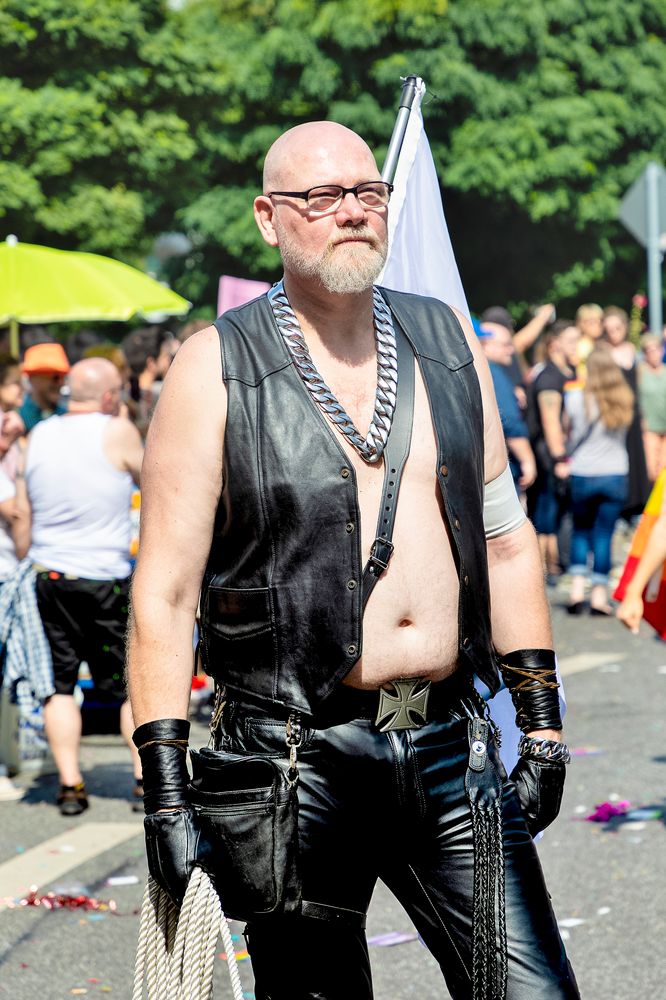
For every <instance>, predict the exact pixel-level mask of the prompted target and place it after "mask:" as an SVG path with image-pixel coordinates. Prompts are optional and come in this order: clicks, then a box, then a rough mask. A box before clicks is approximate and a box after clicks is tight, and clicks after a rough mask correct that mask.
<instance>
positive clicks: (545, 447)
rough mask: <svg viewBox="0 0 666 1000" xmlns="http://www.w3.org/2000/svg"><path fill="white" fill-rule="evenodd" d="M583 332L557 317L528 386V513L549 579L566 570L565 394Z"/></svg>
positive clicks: (566, 473) (554, 579) (575, 363)
mask: <svg viewBox="0 0 666 1000" xmlns="http://www.w3.org/2000/svg"><path fill="white" fill-rule="evenodd" d="M579 339H580V334H579V332H578V329H577V327H576V326H575V325H574V324H573V323H572V322H571V321H570V320H565V319H562V320H557V321H556V322H555V323H554V324H553V326H552V328H551V329H550V330H549V331H548V333H547V334H546V337H545V339H544V349H545V358H546V360H545V363H544V365H543V366H542V367H541V370H540V371H539V372H538V374H537V375H536V378H535V379H534V381H533V382H531V383H530V385H529V386H528V424H529V430H530V438H531V441H532V449H533V451H534V454H535V457H536V463H537V477H536V481H535V483H534V486H533V487H532V489H531V490H530V491H529V493H528V512H529V515H530V518H531V519H532V522H533V524H534V528H535V530H536V532H537V535H538V537H539V546H540V548H541V556H542V558H543V563H544V568H545V571H546V581H547V582H548V583H549V584H551V585H552V584H554V583H556V581H557V577H558V576H559V575H560V573H561V569H562V567H561V559H560V552H559V547H558V534H559V531H560V527H561V524H562V519H563V517H564V515H565V513H566V511H567V509H568V503H569V492H568V479H569V464H568V455H567V447H566V445H567V435H566V429H565V426H564V394H565V388H566V386H567V384H568V383H571V382H572V381H573V380H574V379H575V377H576V365H577V363H578V342H579Z"/></svg>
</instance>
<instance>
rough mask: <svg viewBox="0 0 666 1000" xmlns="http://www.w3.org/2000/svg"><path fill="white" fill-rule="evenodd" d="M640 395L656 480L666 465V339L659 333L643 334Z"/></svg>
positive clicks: (650, 464)
mask: <svg viewBox="0 0 666 1000" xmlns="http://www.w3.org/2000/svg"><path fill="white" fill-rule="evenodd" d="M641 347H642V349H643V361H642V362H641V364H640V365H639V368H638V395H639V398H640V402H641V410H642V411H643V443H644V445H645V458H646V459H647V468H648V476H649V477H650V479H651V480H652V482H654V481H655V480H656V478H657V476H658V475H659V473H660V472H661V470H662V469H663V468H665V467H666V365H665V364H664V360H663V357H664V342H663V340H662V339H661V337H660V336H659V335H658V334H656V333H646V334H644V335H643V336H642V337H641Z"/></svg>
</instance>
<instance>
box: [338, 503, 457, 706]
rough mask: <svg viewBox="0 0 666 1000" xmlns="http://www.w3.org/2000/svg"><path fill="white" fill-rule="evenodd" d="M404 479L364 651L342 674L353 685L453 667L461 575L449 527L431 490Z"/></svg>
mask: <svg viewBox="0 0 666 1000" xmlns="http://www.w3.org/2000/svg"><path fill="white" fill-rule="evenodd" d="M405 486H406V488H404V490H403V494H402V496H401V498H400V499H401V507H400V508H399V510H398V515H397V518H396V525H395V532H394V536H393V540H394V543H395V551H394V553H393V557H392V559H391V562H390V564H389V567H388V569H387V570H386V571H385V573H383V574H382V576H381V577H380V578H379V580H378V581H377V583H376V585H375V588H374V590H373V592H372V595H371V597H370V600H369V601H368V604H367V607H366V610H365V615H364V618H363V655H362V657H361V658H360V659H359V660H358V662H357V663H356V664H355V666H354V667H353V668H352V670H351V671H350V672H349V674H348V675H347V677H346V678H345V681H344V683H346V684H349V685H351V686H352V687H359V688H378V687H381V685H382V684H384V683H386V681H389V680H394V679H395V678H397V677H426V678H428V679H429V680H441V679H443V678H444V677H447V676H448V675H449V674H451V673H453V671H454V670H455V669H456V666H457V660H458V591H459V582H458V573H457V571H456V566H455V562H454V559H453V554H452V551H451V545H450V542H449V537H448V533H447V531H446V527H445V523H444V520H443V517H442V513H441V510H440V507H439V504H438V503H437V500H436V498H435V493H434V489H432V488H431V489H428V490H427V492H426V493H425V495H424V491H419V490H418V489H417V488H411V489H410V487H409V486H408V485H407V484H405ZM363 548H364V549H365V545H364V546H363Z"/></svg>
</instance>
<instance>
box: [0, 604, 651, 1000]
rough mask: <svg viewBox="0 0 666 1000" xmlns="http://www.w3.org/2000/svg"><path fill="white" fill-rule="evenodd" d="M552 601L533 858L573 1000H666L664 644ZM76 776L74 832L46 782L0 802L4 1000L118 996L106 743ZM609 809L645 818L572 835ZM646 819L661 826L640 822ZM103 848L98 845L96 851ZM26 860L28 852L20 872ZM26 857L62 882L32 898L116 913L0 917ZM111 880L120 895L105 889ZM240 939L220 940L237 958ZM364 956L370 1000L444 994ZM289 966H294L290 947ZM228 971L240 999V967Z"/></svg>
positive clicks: (126, 861)
mask: <svg viewBox="0 0 666 1000" xmlns="http://www.w3.org/2000/svg"><path fill="white" fill-rule="evenodd" d="M564 596H565V595H564V594H563V593H560V594H557V595H555V597H554V613H553V618H554V625H555V631H556V635H557V643H558V650H559V653H560V658H561V661H562V663H563V666H564V671H565V683H566V694H567V700H568V704H569V709H568V715H567V721H566V731H567V739H568V742H569V744H570V746H572V747H574V748H577V755H576V757H575V759H574V762H573V764H572V766H571V768H570V772H569V780H568V783H567V788H566V793H565V798H564V803H563V807H562V811H561V814H560V818H559V820H558V822H557V824H556V825H555V827H554V828H553V829H552V830H551V831H549V833H548V834H547V835H546V836H545V837H544V839H543V841H542V842H541V844H540V846H539V852H540V855H541V859H542V863H543V867H544V870H545V873H546V879H547V882H548V885H549V889H550V892H551V894H552V897H553V903H554V906H555V910H556V913H557V915H558V919H559V920H560V925H561V927H562V930H563V933H564V934H565V936H566V938H567V947H568V950H569V955H570V958H571V961H572V963H573V966H574V968H575V970H576V974H577V976H578V980H579V985H580V988H581V994H582V996H583V997H584V998H586V1000H597V998H604V1000H637V998H654V1000H657V998H662V997H666V987H665V986H664V982H666V950H665V949H664V947H663V941H664V937H665V931H666V904H665V903H664V886H665V885H666V851H665V850H664V844H665V842H666V830H665V829H664V825H665V822H666V792H665V791H664V777H665V776H666V767H665V765H666V722H665V721H664V712H663V707H664V701H665V693H666V645H664V644H662V643H660V642H658V641H656V640H655V639H654V638H653V636H652V633H651V631H650V630H648V629H647V628H644V631H643V633H642V634H641V636H639V637H638V638H634V637H632V636H630V635H629V634H628V633H626V632H625V631H624V630H622V629H621V627H620V626H619V625H618V624H617V623H616V622H614V621H606V620H600V619H595V618H589V617H587V616H585V617H581V618H569V617H567V616H566V615H565V614H564V613H563V611H562V610H561V608H559V607H558V606H557V605H558V602H559V601H560V600H562V599H563V598H564ZM202 734H203V730H202ZM83 766H84V770H85V773H86V776H87V781H88V786H89V790H90V792H91V793H92V798H91V808H90V810H89V811H88V812H87V813H86V814H85V815H84V816H82V817H81V818H77V819H76V820H73V819H69V820H67V819H63V818H62V817H61V816H60V815H59V814H58V812H57V810H56V809H55V808H54V806H53V805H52V801H53V798H54V795H55V791H56V780H55V776H53V775H50V776H44V777H41V778H38V779H34V780H31V779H30V778H29V776H26V777H24V778H23V779H19V780H20V781H21V782H22V783H23V784H25V786H26V794H25V797H24V799H23V800H22V801H20V802H0V907H2V908H0V996H7V997H11V998H12V1000H33V998H35V997H39V998H41V1000H64V998H69V997H72V996H83V995H85V996H87V997H88V998H92V997H97V996H101V995H102V994H104V995H109V996H111V997H112V998H113V997H119V998H120V997H122V998H127V997H129V996H131V982H132V968H133V963H134V948H135V942H136V935H137V928H138V916H137V911H138V909H139V907H140V902H141V895H142V883H143V880H144V878H145V873H146V868H145V861H144V853H143V842H142V837H141V818H140V817H138V816H136V815H135V814H133V813H132V812H131V809H130V804H129V791H130V786H131V774H130V769H129V762H128V758H127V755H126V752H125V751H124V749H123V748H122V746H121V744H120V741H119V739H117V738H113V737H101V736H96V737H88V738H86V740H85V741H84V750H83ZM611 797H616V798H615V799H614V801H615V803H617V801H618V800H628V801H629V802H630V803H631V806H632V807H633V808H636V809H643V810H647V812H645V813H639V814H638V816H637V817H636V816H634V817H633V818H627V816H625V817H620V818H618V819H615V820H612V821H610V822H609V823H605V824H597V823H591V822H587V821H585V819H584V817H585V816H586V815H587V814H589V813H590V812H591V811H592V810H593V808H594V807H595V806H596V805H597V804H599V803H602V802H605V801H608V800H609V799H610V798H611ZM659 810H663V813H662V817H661V818H652V817H653V814H655V813H656V812H658V811H659ZM630 816H631V814H630ZM132 824H133V826H132ZM63 834H64V835H65V836H64V837H62V836H61V839H60V840H59V841H56V842H55V844H54V845H53V844H52V845H50V846H49V845H47V847H46V848H43V847H41V846H40V845H44V844H45V842H47V841H50V839H51V838H54V837H57V836H59V835H63ZM105 843H106V844H107V845H108V844H111V845H112V846H110V847H108V849H106V850H103V849H102V848H103V846H104V844H105ZM32 848H37V849H38V854H37V855H35V856H34V859H33V855H31V854H29V853H28V852H29V851H30V849H32ZM86 852H87V853H89V854H91V855H92V856H90V857H88V858H87V860H85V856H86ZM24 856H25V857H24ZM25 858H27V861H28V870H29V873H26V872H25V871H24V873H23V877H25V879H26V880H27V879H28V878H29V879H30V881H34V882H36V883H40V884H41V883H42V882H43V880H44V878H48V877H49V872H51V871H52V870H53V867H54V865H59V866H61V868H63V867H67V868H68V870H67V871H66V872H64V873H63V874H61V875H58V876H57V877H56V878H55V879H52V880H51V881H48V882H47V883H46V884H45V886H44V887H43V888H42V889H40V891H41V892H45V891H47V889H53V890H56V891H58V890H59V891H62V892H67V893H70V894H74V893H76V892H83V893H85V894H86V895H89V896H93V897H96V898H98V899H100V900H103V901H108V900H111V899H112V900H114V901H115V904H116V906H117V910H116V911H115V912H112V911H110V910H92V911H84V910H72V911H68V910H55V911H47V910H44V909H43V908H41V907H39V908H32V907H30V908H28V907H18V908H7V907H6V906H4V907H3V906H2V901H1V900H2V897H3V896H4V895H6V892H5V889H3V888H2V886H3V885H5V887H6V886H7V885H9V884H13V883H12V881H11V880H12V878H15V877H16V876H15V873H16V864H15V863H17V862H18V863H21V861H22V859H23V861H25ZM6 862H9V863H11V864H10V867H9V868H8V867H7V866H6V865H4V863H6ZM114 879H120V880H121V883H120V884H117V883H116V884H111V885H109V884H108V883H109V880H114ZM3 880H4V881H3ZM26 887H27V886H26ZM240 931H241V929H240V928H234V933H236V934H238V935H239V936H238V939H237V941H236V947H237V949H238V951H239V952H240V953H241V955H242V949H243V947H244V942H243V940H242V937H240ZM389 932H399V933H401V934H404V935H406V936H410V935H412V934H413V928H412V927H411V926H410V922H409V920H408V919H407V918H406V916H405V915H404V913H403V912H402V911H401V909H400V907H399V906H398V905H397V903H396V902H395V901H394V900H393V899H392V897H391V896H390V895H389V894H388V893H387V892H386V891H385V890H382V889H381V888H380V890H378V892H377V894H376V897H375V900H374V902H373V906H372V909H371V912H370V916H369V921H368V935H369V937H370V939H372V938H375V937H378V936H380V935H386V934H388V933H389ZM219 951H220V952H221V951H222V948H221V945H220V949H219ZM371 956H372V960H373V972H374V979H375V990H376V1000H403V998H417V1000H435V998H437V1000H442V998H446V997H447V996H448V993H447V991H446V988H445V986H444V984H443V981H442V977H441V973H440V971H439V969H438V967H437V966H436V965H435V963H434V961H433V960H432V959H431V957H430V956H429V954H428V953H427V952H426V950H425V949H424V948H423V946H422V945H421V944H420V942H419V941H418V940H406V941H402V943H398V944H394V945H392V946H386V945H384V946H382V945H379V944H372V945H371ZM290 958H291V959H292V960H295V961H298V943H297V942H296V946H295V950H294V953H293V955H292V956H290ZM340 961H341V962H344V961H345V956H344V955H341V956H340ZM240 968H241V972H242V974H243V977H244V987H245V989H246V993H247V998H248V1000H250V998H252V997H253V995H254V994H253V993H252V978H251V972H250V969H249V963H248V961H247V960H243V961H241V965H240ZM216 984H217V985H216V991H215V996H216V998H217V997H219V998H220V1000H221V998H223V997H225V996H229V995H230V993H229V991H228V987H227V985H226V981H225V963H224V962H223V961H222V960H218V961H217V963H216ZM165 1000H166V998H165ZM350 1000H353V998H350Z"/></svg>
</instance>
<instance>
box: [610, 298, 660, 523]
mask: <svg viewBox="0 0 666 1000" xmlns="http://www.w3.org/2000/svg"><path fill="white" fill-rule="evenodd" d="M603 331H604V338H605V342H606V343H607V344H608V346H609V349H610V353H611V357H612V358H613V361H614V362H615V363H616V364H617V365H619V366H620V368H621V369H622V373H623V375H624V377H625V379H626V380H627V384H628V386H629V388H630V389H631V391H632V392H633V394H634V416H633V419H632V421H631V424H630V425H629V427H628V429H627V453H628V455H629V483H628V486H627V500H626V504H625V506H624V509H623V511H622V517H623V518H624V519H625V520H626V521H628V522H631V520H632V519H633V518H635V517H637V516H638V515H639V514H640V512H641V511H642V510H643V507H644V506H645V504H646V503H647V498H648V496H649V494H650V480H649V477H648V471H647V464H646V461H645V446H644V444H643V426H642V423H643V422H642V413H641V408H640V405H639V402H638V369H637V363H636V348H635V347H634V345H633V344H632V342H631V341H630V340H629V316H628V315H627V313H626V312H625V311H624V309H620V308H619V307H618V306H608V307H607V308H606V309H604V318H603Z"/></svg>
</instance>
